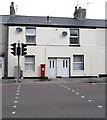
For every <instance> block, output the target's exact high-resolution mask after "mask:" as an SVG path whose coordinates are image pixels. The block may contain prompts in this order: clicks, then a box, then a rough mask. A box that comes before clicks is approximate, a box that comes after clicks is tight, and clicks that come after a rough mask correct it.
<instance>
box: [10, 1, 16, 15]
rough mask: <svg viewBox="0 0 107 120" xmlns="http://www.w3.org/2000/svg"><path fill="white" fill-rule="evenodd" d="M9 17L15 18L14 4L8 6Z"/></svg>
mask: <svg viewBox="0 0 107 120" xmlns="http://www.w3.org/2000/svg"><path fill="white" fill-rule="evenodd" d="M10 16H12V17H14V16H15V8H14V2H11V5H10Z"/></svg>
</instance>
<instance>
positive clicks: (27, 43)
mask: <svg viewBox="0 0 107 120" xmlns="http://www.w3.org/2000/svg"><path fill="white" fill-rule="evenodd" d="M26 45H31V46H33V45H34V46H36V45H37V44H35V43H26Z"/></svg>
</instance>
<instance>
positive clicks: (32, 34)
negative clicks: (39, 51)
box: [26, 28, 36, 44]
mask: <svg viewBox="0 0 107 120" xmlns="http://www.w3.org/2000/svg"><path fill="white" fill-rule="evenodd" d="M26 43H28V44H35V43H36V29H35V28H26Z"/></svg>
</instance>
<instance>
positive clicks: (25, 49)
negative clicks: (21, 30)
mask: <svg viewBox="0 0 107 120" xmlns="http://www.w3.org/2000/svg"><path fill="white" fill-rule="evenodd" d="M26 47H27V44H24V43H22V56H23V55H26V54H27V48H26Z"/></svg>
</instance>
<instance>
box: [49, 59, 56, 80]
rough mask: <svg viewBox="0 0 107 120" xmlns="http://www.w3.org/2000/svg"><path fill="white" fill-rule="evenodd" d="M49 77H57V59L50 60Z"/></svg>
mask: <svg viewBox="0 0 107 120" xmlns="http://www.w3.org/2000/svg"><path fill="white" fill-rule="evenodd" d="M48 77H49V78H55V77H56V59H48Z"/></svg>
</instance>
